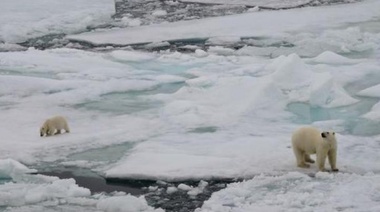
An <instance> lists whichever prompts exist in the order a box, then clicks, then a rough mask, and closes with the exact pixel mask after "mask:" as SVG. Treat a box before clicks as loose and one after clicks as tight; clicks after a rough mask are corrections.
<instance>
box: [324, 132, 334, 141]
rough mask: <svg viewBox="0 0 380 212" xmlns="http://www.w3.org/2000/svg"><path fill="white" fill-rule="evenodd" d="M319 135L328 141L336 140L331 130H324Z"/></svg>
mask: <svg viewBox="0 0 380 212" xmlns="http://www.w3.org/2000/svg"><path fill="white" fill-rule="evenodd" d="M321 136H322V138H324V139H326V140H328V141H336V138H335V132H332V131H330V132H327V131H325V132H322V133H321Z"/></svg>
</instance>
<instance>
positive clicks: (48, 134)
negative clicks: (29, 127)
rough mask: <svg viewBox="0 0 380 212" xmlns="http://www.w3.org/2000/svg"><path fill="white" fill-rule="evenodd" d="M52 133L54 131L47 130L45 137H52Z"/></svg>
mask: <svg viewBox="0 0 380 212" xmlns="http://www.w3.org/2000/svg"><path fill="white" fill-rule="evenodd" d="M54 133H55V129H49V130H48V131H47V132H46V135H47V136H52V135H54Z"/></svg>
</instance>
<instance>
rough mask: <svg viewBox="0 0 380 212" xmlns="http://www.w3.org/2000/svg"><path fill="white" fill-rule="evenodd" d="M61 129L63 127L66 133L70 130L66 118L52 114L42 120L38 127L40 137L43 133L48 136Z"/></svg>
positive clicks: (57, 132) (58, 132) (59, 131)
mask: <svg viewBox="0 0 380 212" xmlns="http://www.w3.org/2000/svg"><path fill="white" fill-rule="evenodd" d="M62 129H64V130H65V132H66V133H69V132H70V129H69V125H68V124H67V121H66V119H65V118H64V117H62V116H54V117H52V118H49V119H47V120H46V121H45V122H44V124H43V125H42V127H41V129H40V135H41V137H42V136H44V135H46V136H50V135H56V134H60V133H61V130H62Z"/></svg>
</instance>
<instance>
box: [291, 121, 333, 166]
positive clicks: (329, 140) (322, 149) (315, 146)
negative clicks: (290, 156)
mask: <svg viewBox="0 0 380 212" xmlns="http://www.w3.org/2000/svg"><path fill="white" fill-rule="evenodd" d="M292 147H293V151H294V155H295V156H296V159H297V166H298V167H302V168H308V167H310V165H309V164H307V163H314V160H312V159H311V158H310V154H316V155H317V166H318V169H319V171H325V161H326V157H327V156H328V159H329V163H330V166H331V170H332V171H338V169H337V168H336V152H337V142H336V138H335V132H331V131H330V132H320V131H319V130H318V129H316V128H313V127H302V128H300V129H298V130H296V131H295V132H294V133H293V136H292Z"/></svg>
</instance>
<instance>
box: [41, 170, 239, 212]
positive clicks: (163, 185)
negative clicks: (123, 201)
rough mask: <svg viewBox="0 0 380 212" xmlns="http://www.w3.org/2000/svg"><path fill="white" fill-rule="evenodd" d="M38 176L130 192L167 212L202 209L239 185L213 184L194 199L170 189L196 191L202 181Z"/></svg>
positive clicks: (61, 173)
mask: <svg viewBox="0 0 380 212" xmlns="http://www.w3.org/2000/svg"><path fill="white" fill-rule="evenodd" d="M38 174H43V175H47V176H56V177H59V178H61V179H68V178H73V179H75V181H76V183H77V184H78V185H79V186H81V187H84V188H88V189H90V191H91V193H92V194H95V193H102V192H105V193H112V192H126V193H128V194H131V195H134V196H140V195H144V196H145V199H146V200H147V202H148V205H150V206H152V207H154V208H162V209H164V210H165V211H167V212H192V211H194V210H195V209H196V208H199V207H201V206H202V204H203V202H204V201H206V200H208V199H209V198H210V196H211V194H212V193H213V192H216V191H219V190H221V189H223V188H225V187H226V186H227V184H229V183H232V182H235V180H232V179H223V180H209V181H207V183H208V184H207V186H205V188H204V189H203V192H202V193H200V194H198V195H196V196H190V195H188V194H187V192H188V191H183V190H180V189H178V191H177V192H174V193H170V192H169V193H168V192H167V188H169V187H178V185H179V184H181V183H183V184H186V185H188V186H192V187H194V188H196V187H197V186H198V184H199V182H200V181H198V180H194V181H191V180H190V181H183V182H175V183H173V182H164V181H152V180H133V179H105V178H103V177H102V176H100V175H98V174H97V173H95V172H93V171H91V170H87V169H82V168H77V167H62V168H53V169H45V170H44V171H41V172H39V173H38ZM152 188H154V189H152Z"/></svg>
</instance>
